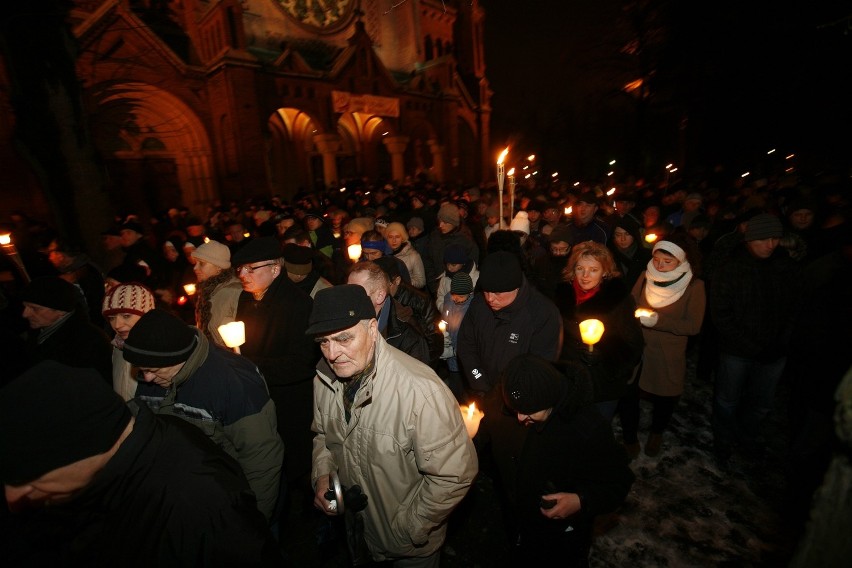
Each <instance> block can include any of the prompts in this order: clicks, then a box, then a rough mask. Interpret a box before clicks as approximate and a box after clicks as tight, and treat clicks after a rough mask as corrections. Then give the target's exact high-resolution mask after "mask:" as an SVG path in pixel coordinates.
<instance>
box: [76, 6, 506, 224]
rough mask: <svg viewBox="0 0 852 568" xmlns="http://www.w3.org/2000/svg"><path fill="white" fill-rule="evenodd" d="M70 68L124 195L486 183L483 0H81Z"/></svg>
mask: <svg viewBox="0 0 852 568" xmlns="http://www.w3.org/2000/svg"><path fill="white" fill-rule="evenodd" d="M74 6H75V7H74V9H73V11H72V12H71V16H72V24H73V31H74V35H75V36H76V38H77V40H78V42H79V46H80V53H79V58H78V61H77V74H78V77H79V79H80V81H81V84H82V88H83V97H84V105H85V108H86V112H87V114H88V116H89V127H90V129H91V132H92V136H93V140H94V144H95V147H96V148H97V150H98V153H99V155H100V157H101V158H102V159H103V161H104V167H105V170H106V171H107V173H108V189H109V192H110V200H111V201H112V202H113V203H112V206H113V208H114V209H116V210H137V211H138V210H148V211H150V212H151V213H153V212H154V211H155V210H156V211H162V210H164V209H165V208H168V207H175V206H178V205H186V206H188V207H190V209H192V210H195V211H198V212H201V211H203V210H204V209H205V208H206V207H207V206H209V205H210V204H213V203H215V202H217V201H223V202H224V201H228V200H242V199H245V198H248V197H256V196H273V195H280V196H282V197H284V198H289V197H292V196H293V195H295V194H296V193H297V192H298V191H300V190H303V189H305V190H312V189H317V188H326V189H328V188H334V187H336V186H337V185H339V184H341V183H342V180H351V179H353V178H366V179H369V180H370V181H375V180H380V181H383V182H391V183H393V182H397V183H399V182H403V181H405V180H406V179H410V178H412V177H414V176H421V177H422V176H426V177H428V178H429V179H431V180H433V181H436V182H446V183H452V184H456V183H458V184H464V183H479V182H480V181H481V180H482V179H483V177H484V176H483V174H484V172H486V171H490V169H486V167H487V165H488V164H487V162H490V161H491V159H490V157H487V156H489V155H490V154H489V152H490V148H489V120H490V103H489V100H490V96H491V92H490V89H489V85H488V80H487V78H486V76H485V63H484V55H483V42H482V35H483V33H482V26H483V21H484V13H483V10H482V8H481V7H480V6H479V3H478V2H477V1H472V2H471V1H470V0H460V1H455V2H449V1H448V2H446V3H444V2H441V1H440V0H437V1H435V0H405V1H402V2H400V0H395V1H392V0H360V1H359V0H160V1H157V0H144V1H143V0H76V1H75V2H74Z"/></svg>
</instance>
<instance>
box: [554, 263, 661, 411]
mask: <svg viewBox="0 0 852 568" xmlns="http://www.w3.org/2000/svg"><path fill="white" fill-rule="evenodd" d="M562 291H563V293H564V294H565V295H566V297H565V302H564V304H563V312H562V318H563V323H564V326H565V341H564V343H563V346H562V359H566V360H569V361H581V362H584V363H585V364H587V365H589V371H590V372H591V374H592V387H593V389H594V401H595V402H601V401H605V400H616V399H618V398H621V397H622V396H624V394H625V393H626V391H627V384H628V382H629V381H630V379H631V377H632V376H633V371H634V369H635V368H636V365H638V364H639V361H640V360H641V359H642V351H643V349H644V347H645V339H644V338H643V337H642V327H641V326H640V325H639V321H638V320H637V319H636V318H635V317H634V312H635V311H636V303H635V302H634V300H633V296H631V295H630V290H629V289H628V288H627V287H626V286H625V285H624V282H623V281H622V280H621V278H612V279H609V280H604V281H603V282H601V287H600V290H598V292H597V293H596V294H595V295H594V296H592V297H591V298H589V299H588V300H586V301H585V302H583V303H582V304H580V305H579V306H577V305H576V301H575V294H574V287H573V286H572V285H570V284H569V285H567V286H564V287H563V288H562ZM587 319H597V320H600V321H601V322H603V324H604V333H603V336H602V337H601V339H600V342H598V344H597V345H595V346H594V349H593V350H592V352H591V353H590V352H589V346H588V345H586V344H584V343H583V338H582V337H581V336H580V322H581V321H583V320H587Z"/></svg>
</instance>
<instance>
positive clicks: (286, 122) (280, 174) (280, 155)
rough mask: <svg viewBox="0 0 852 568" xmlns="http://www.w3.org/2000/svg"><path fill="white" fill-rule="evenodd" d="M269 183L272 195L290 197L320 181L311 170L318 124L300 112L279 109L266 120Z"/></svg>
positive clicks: (314, 156) (315, 150) (319, 176)
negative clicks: (267, 128)
mask: <svg viewBox="0 0 852 568" xmlns="http://www.w3.org/2000/svg"><path fill="white" fill-rule="evenodd" d="M268 127H269V133H270V136H271V138H270V141H269V149H268V159H267V163H268V164H269V180H270V186H271V187H272V193H273V194H276V193H278V194H280V195H281V196H282V197H285V198H288V199H289V198H291V197H292V196H294V195H295V194H296V193H297V192H299V191H300V190H302V189H307V188H312V187H313V185H314V183H315V182H316V180H317V179H322V168H321V167H320V168H319V169H318V172H316V171H314V170H315V169H317V168H316V167H314V163H315V162H316V161H317V160H316V158H317V157H318V156H319V154H320V153H319V151H318V150H317V148H316V147H315V145H314V136H316V135H319V134H322V133H323V131H322V129H321V128H320V127H319V122H318V121H317V120H315V119H314V118H313V117H312V116H311V115H310V114H308V113H306V112H304V111H303V110H301V109H297V108H292V107H286V108H280V109H278V110H277V111H276V112H275V113H273V114H272V115H271V116H270V117H269V122H268Z"/></svg>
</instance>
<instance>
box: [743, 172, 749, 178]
mask: <svg viewBox="0 0 852 568" xmlns="http://www.w3.org/2000/svg"><path fill="white" fill-rule="evenodd" d="M750 175H751V172H745V173H744V174H742V175H741V176H740V177H741V178H744V177H748V176H750Z"/></svg>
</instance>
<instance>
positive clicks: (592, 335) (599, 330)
mask: <svg viewBox="0 0 852 568" xmlns="http://www.w3.org/2000/svg"><path fill="white" fill-rule="evenodd" d="M603 332H604V324H603V322H602V321H601V320H596V319H587V320H583V321H581V322H580V336H582V338H583V343H585V344H586V345H588V346H589V353H591V352H592V351H593V350H594V348H595V343H597V342H598V341H600V339H601V336H602V335H603Z"/></svg>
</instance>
